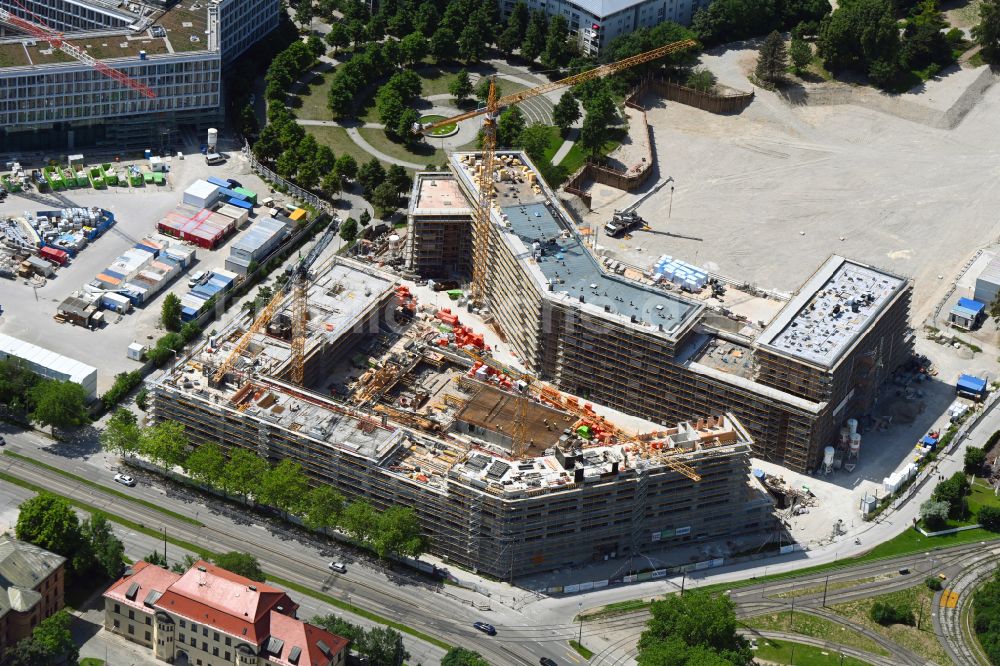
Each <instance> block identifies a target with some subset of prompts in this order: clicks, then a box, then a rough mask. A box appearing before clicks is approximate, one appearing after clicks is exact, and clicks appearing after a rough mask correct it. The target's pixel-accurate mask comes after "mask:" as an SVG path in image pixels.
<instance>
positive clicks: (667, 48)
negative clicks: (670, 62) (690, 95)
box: [414, 39, 698, 305]
mask: <svg viewBox="0 0 1000 666" xmlns="http://www.w3.org/2000/svg"><path fill="white" fill-rule="evenodd" d="M697 44H698V43H697V42H696V41H694V40H693V39H684V40H681V41H679V42H672V43H670V44H666V45H664V46H661V47H659V48H655V49H652V50H651V51H646V52H645V53H640V54H638V55H634V56H632V57H630V58H623V59H622V60H618V61H616V62H613V63H609V64H607V65H601V66H600V67H595V68H594V69H590V70H587V71H585V72H580V73H579V74H573V75H572V76H567V77H566V78H564V79H560V80H558V81H553V82H551V83H546V84H545V85H541V86H538V87H536V88H529V89H528V90H522V91H520V92H516V93H513V94H511V95H505V96H503V97H501V98H499V99H497V97H496V85H495V83H494V81H493V80H492V79H491V80H490V88H489V95H488V97H487V100H486V106H484V107H481V108H478V109H476V110H475V111H468V112H466V113H460V114H458V115H456V116H452V117H451V118H445V119H444V120H439V121H437V122H434V123H429V124H427V125H422V124H420V123H417V124H416V125H415V126H414V132H416V133H418V134H423V133H427V132H429V131H431V130H433V129H435V128H437V127H441V126H443V125H449V124H452V123H458V122H461V121H463V120H468V119H469V118H476V117H478V116H484V118H483V148H482V153H481V155H482V171H480V173H479V177H478V183H477V185H478V187H479V196H478V197H477V201H476V210H475V215H474V218H473V224H472V289H471V291H472V294H471V296H472V302H473V303H476V304H477V305H483V303H484V302H485V300H486V291H487V284H486V283H487V279H488V277H489V276H488V274H487V272H488V268H489V267H488V261H487V257H488V255H489V229H490V205H491V204H490V201H491V199H492V198H493V163H494V158H495V156H496V147H497V146H496V139H497V135H496V130H497V120H498V118H499V115H500V110H501V109H503V108H504V107H508V106H511V105H513V104H520V103H521V102H523V101H524V100H526V99H530V98H532V97H538V96H539V95H544V94H546V93H550V92H552V91H554V90H559V89H560V88H565V87H567V86H574V85H577V84H578V83H583V82H585V81H590V80H592V79H598V78H602V77H605V76H608V75H610V74H614V73H616V72H620V71H622V70H625V69H628V68H630V67H635V66H636V65H641V64H643V63H647V62H650V61H652V60H656V59H657V58H662V57H664V56H666V55H670V54H672V53H677V52H678V51H683V50H685V49H689V48H692V47H694V46H697Z"/></svg>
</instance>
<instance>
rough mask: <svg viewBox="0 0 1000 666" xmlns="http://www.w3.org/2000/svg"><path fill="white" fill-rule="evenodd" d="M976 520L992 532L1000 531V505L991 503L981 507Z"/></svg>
mask: <svg viewBox="0 0 1000 666" xmlns="http://www.w3.org/2000/svg"><path fill="white" fill-rule="evenodd" d="M976 520H977V521H978V522H979V524H980V525H982V526H983V527H984V528H985V529H988V530H989V531H990V532H1000V507H995V506H989V505H987V506H983V507H980V508H979V513H978V514H977V515H976Z"/></svg>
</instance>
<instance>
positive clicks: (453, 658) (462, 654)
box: [441, 647, 490, 666]
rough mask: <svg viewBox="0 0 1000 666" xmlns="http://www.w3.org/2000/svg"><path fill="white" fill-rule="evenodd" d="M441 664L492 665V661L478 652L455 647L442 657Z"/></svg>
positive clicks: (458, 665)
mask: <svg viewBox="0 0 1000 666" xmlns="http://www.w3.org/2000/svg"><path fill="white" fill-rule="evenodd" d="M441 666H490V663H489V662H488V661H486V659H484V658H483V655H481V654H479V653H478V652H473V651H472V650H467V649H466V648H462V647H453V648H451V649H450V650H448V651H447V652H446V653H445V655H444V657H442V658H441Z"/></svg>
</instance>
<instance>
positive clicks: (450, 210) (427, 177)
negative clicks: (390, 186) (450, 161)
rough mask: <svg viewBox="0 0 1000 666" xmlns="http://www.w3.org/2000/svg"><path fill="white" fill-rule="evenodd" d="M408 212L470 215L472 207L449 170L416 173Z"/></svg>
mask: <svg viewBox="0 0 1000 666" xmlns="http://www.w3.org/2000/svg"><path fill="white" fill-rule="evenodd" d="M410 213H415V214H423V215H471V214H472V208H471V207H470V206H469V202H468V200H467V199H466V198H465V195H464V194H462V190H461V188H459V186H458V181H456V180H455V177H454V176H453V175H452V174H451V173H449V172H444V173H441V172H434V173H432V172H426V173H418V174H417V178H416V182H415V183H414V187H413V195H412V196H411V197H410Z"/></svg>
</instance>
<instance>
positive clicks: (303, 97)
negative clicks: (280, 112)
mask: <svg viewBox="0 0 1000 666" xmlns="http://www.w3.org/2000/svg"><path fill="white" fill-rule="evenodd" d="M332 81H333V72H332V71H330V72H325V73H322V74H317V75H316V77H315V78H313V79H312V80H311V81H310V82H309V84H308V91H305V92H303V93H302V94H300V95H299V96H298V97H299V101H300V104H299V106H297V107H295V108H293V109H292V113H293V114H295V117H296V118H304V119H306V120H333V114H332V113H331V112H330V108H329V107H328V106H327V105H326V97H327V94H329V92H330V84H331V82H332Z"/></svg>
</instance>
